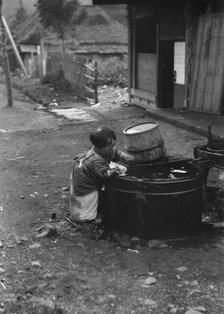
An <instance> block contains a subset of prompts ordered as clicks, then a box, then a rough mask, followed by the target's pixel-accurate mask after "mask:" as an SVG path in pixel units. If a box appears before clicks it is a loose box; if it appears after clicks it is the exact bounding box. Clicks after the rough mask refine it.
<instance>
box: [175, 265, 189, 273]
mask: <svg viewBox="0 0 224 314" xmlns="http://www.w3.org/2000/svg"><path fill="white" fill-rule="evenodd" d="M176 270H177V271H178V272H180V273H184V272H185V271H187V270H188V268H187V267H185V266H181V267H178V268H176Z"/></svg>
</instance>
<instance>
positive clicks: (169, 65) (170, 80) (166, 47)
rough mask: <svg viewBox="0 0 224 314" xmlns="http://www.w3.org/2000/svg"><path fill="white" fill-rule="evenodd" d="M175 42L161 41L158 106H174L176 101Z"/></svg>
mask: <svg viewBox="0 0 224 314" xmlns="http://www.w3.org/2000/svg"><path fill="white" fill-rule="evenodd" d="M173 93H174V42H173V41H170V40H163V41H160V42H159V59H158V106H159V107H160V108H172V107H173V101H174V95H173Z"/></svg>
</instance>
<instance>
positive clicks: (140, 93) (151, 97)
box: [131, 88, 157, 103]
mask: <svg viewBox="0 0 224 314" xmlns="http://www.w3.org/2000/svg"><path fill="white" fill-rule="evenodd" d="M131 96H135V97H138V98H139V99H144V100H148V101H150V102H153V103H157V95H155V94H152V93H150V92H147V91H144V90H140V89H134V88H132V89H131Z"/></svg>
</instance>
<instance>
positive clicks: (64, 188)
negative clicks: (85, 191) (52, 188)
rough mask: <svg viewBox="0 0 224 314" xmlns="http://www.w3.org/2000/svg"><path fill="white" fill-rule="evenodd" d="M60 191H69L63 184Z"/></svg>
mask: <svg viewBox="0 0 224 314" xmlns="http://www.w3.org/2000/svg"><path fill="white" fill-rule="evenodd" d="M61 190H62V191H69V187H68V186H64V187H63V188H61Z"/></svg>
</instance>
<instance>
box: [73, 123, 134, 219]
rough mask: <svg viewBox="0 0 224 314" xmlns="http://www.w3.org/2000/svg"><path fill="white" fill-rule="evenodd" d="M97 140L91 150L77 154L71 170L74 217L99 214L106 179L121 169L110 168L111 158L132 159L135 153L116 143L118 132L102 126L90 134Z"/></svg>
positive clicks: (93, 216)
mask: <svg viewBox="0 0 224 314" xmlns="http://www.w3.org/2000/svg"><path fill="white" fill-rule="evenodd" d="M89 139H90V141H91V143H92V144H93V146H92V148H91V149H90V150H89V151H88V152H87V153H83V154H81V155H79V156H78V157H76V158H75V163H74V165H73V172H72V174H71V188H70V219H71V220H73V221H80V222H81V221H82V222H84V221H91V220H94V219H95V218H96V216H97V207H98V201H99V191H100V190H101V187H102V185H103V180H105V179H107V178H109V177H111V176H112V175H114V174H116V173H118V172H119V169H118V168H115V169H110V168H109V163H110V162H111V161H122V160H123V161H129V160H131V157H130V156H129V155H128V154H125V153H123V152H121V151H119V150H118V149H117V148H116V147H115V142H116V135H115V133H114V132H113V131H112V130H110V129H108V128H106V127H102V128H99V129H97V130H96V132H93V133H91V134H90V135H89Z"/></svg>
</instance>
